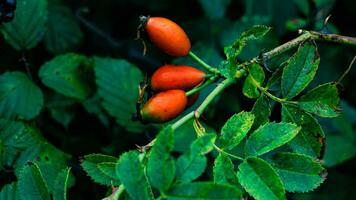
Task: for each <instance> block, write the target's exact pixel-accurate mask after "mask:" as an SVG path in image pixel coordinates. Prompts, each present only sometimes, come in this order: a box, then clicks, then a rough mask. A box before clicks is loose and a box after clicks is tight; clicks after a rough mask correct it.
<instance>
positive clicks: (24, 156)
mask: <svg viewBox="0 0 356 200" xmlns="http://www.w3.org/2000/svg"><path fill="white" fill-rule="evenodd" d="M68 159H70V155H68V154H65V153H64V152H62V151H60V150H59V149H57V148H56V147H54V146H53V145H52V144H50V143H47V142H46V141H42V142H41V143H39V144H37V145H35V146H31V147H29V148H27V149H26V150H25V151H22V152H21V154H20V156H19V157H18V158H17V159H16V163H15V164H14V167H15V174H16V175H17V176H19V175H20V174H21V168H22V166H24V165H26V163H28V162H32V163H34V164H36V165H38V167H39V168H40V170H41V172H42V176H43V178H44V180H46V183H47V187H48V190H49V191H50V192H53V191H54V190H55V187H56V184H57V183H56V182H55V181H56V178H57V176H58V174H59V173H61V172H62V170H63V169H65V168H66V167H67V161H68Z"/></svg>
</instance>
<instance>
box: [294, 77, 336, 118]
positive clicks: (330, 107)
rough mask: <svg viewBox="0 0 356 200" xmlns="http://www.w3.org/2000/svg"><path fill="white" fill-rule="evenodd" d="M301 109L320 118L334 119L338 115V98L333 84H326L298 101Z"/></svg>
mask: <svg viewBox="0 0 356 200" xmlns="http://www.w3.org/2000/svg"><path fill="white" fill-rule="evenodd" d="M298 102H299V105H300V107H301V108H302V109H304V110H306V111H308V112H311V113H313V114H316V115H319V116H320V117H336V116H338V115H339V112H340V109H339V108H338V104H339V96H338V90H337V88H336V85H335V84H334V83H326V84H323V85H319V86H318V87H316V88H314V89H312V90H310V91H309V92H308V93H306V94H305V95H303V96H302V97H301V98H300V99H299V100H298Z"/></svg>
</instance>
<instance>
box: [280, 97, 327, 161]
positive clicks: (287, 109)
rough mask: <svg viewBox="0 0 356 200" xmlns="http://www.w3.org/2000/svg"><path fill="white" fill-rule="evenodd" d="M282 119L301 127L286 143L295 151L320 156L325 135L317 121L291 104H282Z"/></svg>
mask: <svg viewBox="0 0 356 200" xmlns="http://www.w3.org/2000/svg"><path fill="white" fill-rule="evenodd" d="M282 121H284V122H292V123H295V124H297V125H299V126H301V127H302V129H301V130H300V132H299V134H298V135H297V136H296V137H295V138H294V139H293V140H292V141H291V142H290V143H289V144H288V145H289V146H290V147H291V149H292V150H293V151H295V152H297V153H302V154H306V155H309V156H313V157H318V156H320V152H321V149H322V147H323V145H324V144H323V143H321V142H320V141H324V139H325V135H324V132H323V130H322V128H321V126H320V125H319V123H318V121H317V120H316V119H315V118H314V117H313V116H312V115H310V114H308V113H305V112H303V111H302V110H300V109H299V108H298V107H296V106H293V105H287V104H283V105H282Z"/></svg>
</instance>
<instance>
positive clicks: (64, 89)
mask: <svg viewBox="0 0 356 200" xmlns="http://www.w3.org/2000/svg"><path fill="white" fill-rule="evenodd" d="M90 62H91V60H90V59H88V58H87V57H85V56H83V55H79V54H74V53H67V54H63V55H59V56H56V57H54V58H53V59H52V60H50V61H48V62H46V63H45V64H43V65H42V66H41V68H40V70H39V76H40V78H41V80H42V82H43V83H44V84H45V85H46V86H47V87H50V88H51V89H53V90H55V91H56V92H58V93H60V94H63V95H64V96H67V97H72V98H75V99H79V100H84V99H85V98H87V97H88V96H89V94H90V93H91V92H92V88H91V87H90V86H91V82H90V80H91V78H92V77H91V76H90V71H89V66H90V64H91V63H90Z"/></svg>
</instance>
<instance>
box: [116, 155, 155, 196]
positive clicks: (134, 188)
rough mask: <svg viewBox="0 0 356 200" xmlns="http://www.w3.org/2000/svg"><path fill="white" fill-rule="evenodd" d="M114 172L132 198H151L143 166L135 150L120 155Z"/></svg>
mask: <svg viewBox="0 0 356 200" xmlns="http://www.w3.org/2000/svg"><path fill="white" fill-rule="evenodd" d="M116 174H117V176H118V177H119V179H120V181H121V182H122V184H123V185H124V186H125V189H126V191H127V192H128V193H129V195H130V197H131V198H132V199H142V200H146V199H147V200H148V199H153V194H152V191H151V187H150V185H149V184H148V180H147V177H146V175H145V172H144V166H143V164H142V163H141V162H140V160H139V154H138V153H137V152H136V151H130V152H127V153H124V154H122V155H121V156H120V159H119V161H118V162H117V164H116Z"/></svg>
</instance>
